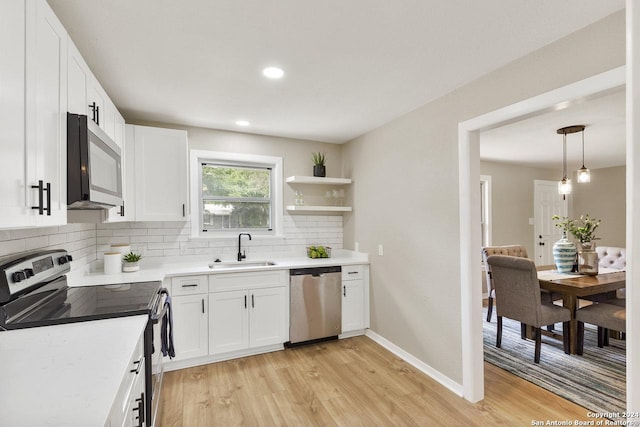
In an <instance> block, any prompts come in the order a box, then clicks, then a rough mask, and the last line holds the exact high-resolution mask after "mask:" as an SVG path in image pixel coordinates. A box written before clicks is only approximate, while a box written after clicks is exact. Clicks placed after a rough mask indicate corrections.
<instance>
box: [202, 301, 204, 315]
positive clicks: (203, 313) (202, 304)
mask: <svg viewBox="0 0 640 427" xmlns="http://www.w3.org/2000/svg"><path fill="white" fill-rule="evenodd" d="M202 314H204V298H202Z"/></svg>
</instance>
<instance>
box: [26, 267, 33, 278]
mask: <svg viewBox="0 0 640 427" xmlns="http://www.w3.org/2000/svg"><path fill="white" fill-rule="evenodd" d="M24 274H25V276H27V279H28V278H29V277H33V268H25V269H24Z"/></svg>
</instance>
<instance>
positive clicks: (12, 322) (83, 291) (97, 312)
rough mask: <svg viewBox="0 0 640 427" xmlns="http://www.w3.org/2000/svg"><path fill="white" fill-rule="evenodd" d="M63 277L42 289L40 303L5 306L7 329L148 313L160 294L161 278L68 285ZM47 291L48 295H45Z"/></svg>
mask: <svg viewBox="0 0 640 427" xmlns="http://www.w3.org/2000/svg"><path fill="white" fill-rule="evenodd" d="M61 281H63V282H65V283H64V284H63V283H60V285H62V286H55V287H54V288H57V289H51V290H49V291H45V290H43V292H40V293H39V296H38V297H37V300H38V301H37V303H35V304H33V305H31V306H29V307H28V308H26V309H25V307H19V308H13V309H12V307H11V305H8V306H7V307H5V312H4V313H3V319H2V320H3V321H2V326H3V327H4V328H5V329H22V328H30V327H35V326H47V325H57V324H63V323H72V322H82V321H86V320H99V319H109V318H114V317H123V316H135V315H139V314H149V313H151V311H152V310H153V309H154V308H155V306H156V305H157V304H158V303H159V298H160V295H159V290H160V285H161V282H140V283H125V284H117V285H98V286H80V287H66V286H65V284H66V280H64V279H63V280H61ZM46 292H49V293H48V295H46V294H45V295H43V294H44V293H46ZM25 297H26V296H25ZM23 299H24V298H23ZM17 302H18V301H14V304H15V303H17Z"/></svg>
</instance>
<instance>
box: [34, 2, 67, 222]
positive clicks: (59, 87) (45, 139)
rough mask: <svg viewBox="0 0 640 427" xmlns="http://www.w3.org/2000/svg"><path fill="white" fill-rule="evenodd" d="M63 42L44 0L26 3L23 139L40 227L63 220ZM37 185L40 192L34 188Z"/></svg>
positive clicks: (61, 31)
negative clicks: (27, 148) (27, 149)
mask: <svg viewBox="0 0 640 427" xmlns="http://www.w3.org/2000/svg"><path fill="white" fill-rule="evenodd" d="M34 3H35V4H34ZM31 7H33V8H34V9H35V10H34V11H33V12H31V10H30V8H31ZM32 14H34V15H33V16H32ZM67 40H68V35H67V32H66V30H65V29H64V27H63V26H62V24H61V23H60V21H59V20H58V18H57V17H56V15H55V14H54V13H53V11H52V10H51V8H50V7H49V5H48V4H47V3H46V2H45V1H44V0H37V1H29V2H27V62H26V64H27V87H26V96H27V101H26V102H27V114H26V119H27V120H26V123H27V126H26V129H27V141H33V142H34V144H33V148H34V150H33V153H30V155H29V156H28V157H27V159H28V160H31V162H28V163H27V165H28V168H29V167H32V168H35V174H31V176H35V178H32V180H31V183H30V185H29V186H30V187H31V188H32V190H34V191H32V192H31V195H32V201H33V204H32V206H42V205H44V206H42V207H43V214H42V215H40V209H36V210H35V211H36V212H37V213H38V215H39V218H38V224H39V225H55V224H65V223H66V221H67V217H66V211H67ZM40 181H42V182H43V185H44V189H43V190H40V189H39V188H34V187H36V186H38V187H39V185H40V184H39V183H40ZM39 193H43V197H40V195H39ZM40 199H42V202H40Z"/></svg>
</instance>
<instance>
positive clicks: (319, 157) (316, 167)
mask: <svg viewBox="0 0 640 427" xmlns="http://www.w3.org/2000/svg"><path fill="white" fill-rule="evenodd" d="M325 160H326V155H325V153H320V152H317V153H313V176H319V177H325V176H327V172H326V168H325V165H324V163H325Z"/></svg>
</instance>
